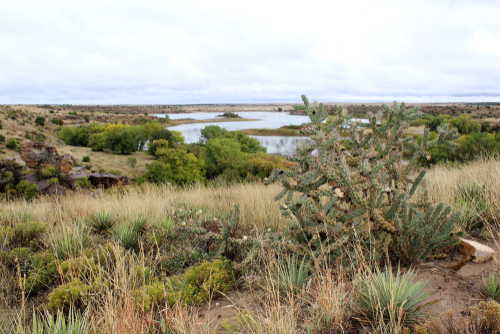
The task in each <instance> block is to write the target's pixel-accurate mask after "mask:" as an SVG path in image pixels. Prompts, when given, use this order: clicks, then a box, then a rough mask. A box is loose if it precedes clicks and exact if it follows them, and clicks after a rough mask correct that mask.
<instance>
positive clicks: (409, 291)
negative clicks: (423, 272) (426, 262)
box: [356, 267, 430, 333]
mask: <svg viewBox="0 0 500 334" xmlns="http://www.w3.org/2000/svg"><path fill="white" fill-rule="evenodd" d="M415 276H416V272H415V271H414V270H413V269H410V270H408V272H406V273H404V274H401V272H400V268H399V267H398V270H397V272H396V274H395V275H393V273H392V268H391V267H387V268H385V270H384V271H381V270H380V269H379V268H376V271H375V273H372V272H369V271H365V272H364V273H363V274H361V277H360V278H359V282H358V285H357V287H356V290H357V293H358V301H357V306H358V307H359V309H360V311H361V312H362V314H363V316H365V317H366V318H367V319H369V320H370V321H371V322H372V324H373V325H372V327H374V328H378V329H380V331H377V332H382V331H387V332H388V333H396V332H397V331H398V329H399V328H400V327H401V326H402V325H406V324H408V323H412V322H415V321H416V319H417V318H419V317H422V316H424V315H425V314H422V313H421V312H420V309H421V308H422V307H424V306H425V305H428V304H429V303H424V301H425V300H426V299H427V298H428V297H429V295H430V292H426V293H422V289H423V288H424V286H425V285H426V284H427V282H422V281H416V280H415Z"/></svg>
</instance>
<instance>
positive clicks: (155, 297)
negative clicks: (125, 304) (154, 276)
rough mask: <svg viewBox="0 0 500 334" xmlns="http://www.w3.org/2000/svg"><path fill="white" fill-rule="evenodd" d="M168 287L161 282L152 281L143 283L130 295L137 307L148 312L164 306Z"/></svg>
mask: <svg viewBox="0 0 500 334" xmlns="http://www.w3.org/2000/svg"><path fill="white" fill-rule="evenodd" d="M168 292H169V287H168V286H165V285H164V284H163V283H153V284H150V285H144V286H142V287H141V288H140V289H138V290H135V291H134V292H132V296H133V297H134V300H135V302H136V305H137V307H138V308H140V309H141V310H142V311H144V312H146V313H148V312H151V310H153V309H155V308H158V307H160V306H165V303H166V300H167V296H168Z"/></svg>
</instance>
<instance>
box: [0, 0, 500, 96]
mask: <svg viewBox="0 0 500 334" xmlns="http://www.w3.org/2000/svg"><path fill="white" fill-rule="evenodd" d="M295 3H297V4H298V3H300V5H295ZM301 94H306V95H307V96H308V98H309V99H311V100H318V101H321V102H333V101H335V102H342V101H392V100H394V99H397V100H400V101H403V100H404V101H407V102H440V101H443V102H444V101H500V1H498V0H475V1H474V0H470V1H466V0H462V1H460V0H454V1H452V0H431V1H425V0H418V1H417V0H413V1H410V0H407V1H389V0H388V1H377V0H365V1H353V0H349V1H347V0H344V1H335V0H329V1H326V0H325V1H314V0H308V1H290V0H288V1H273V0H266V1H259V0H252V1H242V0H240V1H236V0H231V1H218V0H202V1H189V0H184V1H173V0H159V1H155V0H141V1H138V0H135V1H129V0H120V1H111V0H98V1H94V0H85V1H71V0H69V1H68V0H61V1H58V0H45V1H41V0H15V1H14V0H12V1H8V0H0V104H9V103H72V104H84V103H85V104H115V103H160V104H180V103H231V102H235V103H244V102H248V103H255V102H298V101H300V95H301Z"/></svg>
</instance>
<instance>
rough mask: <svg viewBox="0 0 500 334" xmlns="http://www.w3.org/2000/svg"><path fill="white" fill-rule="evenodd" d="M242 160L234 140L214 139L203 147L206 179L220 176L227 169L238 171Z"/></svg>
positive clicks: (238, 147)
mask: <svg viewBox="0 0 500 334" xmlns="http://www.w3.org/2000/svg"><path fill="white" fill-rule="evenodd" d="M243 158H244V154H243V152H241V145H240V143H239V142H238V141H237V140H236V139H229V138H214V139H210V140H209V141H208V142H207V144H206V145H205V152H204V160H205V166H206V169H207V178H213V177H216V176H217V175H220V174H222V173H223V172H224V170H226V169H227V168H230V169H238V168H239V166H240V165H241V163H242V161H243Z"/></svg>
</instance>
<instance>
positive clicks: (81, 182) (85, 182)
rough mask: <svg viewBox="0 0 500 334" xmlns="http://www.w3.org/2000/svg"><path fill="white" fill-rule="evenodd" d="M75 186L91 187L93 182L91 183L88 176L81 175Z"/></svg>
mask: <svg viewBox="0 0 500 334" xmlns="http://www.w3.org/2000/svg"><path fill="white" fill-rule="evenodd" d="M74 187H75V188H77V189H78V188H87V189H90V188H91V187H92V184H91V183H90V180H89V178H88V177H79V178H78V179H76V180H75V183H74Z"/></svg>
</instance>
